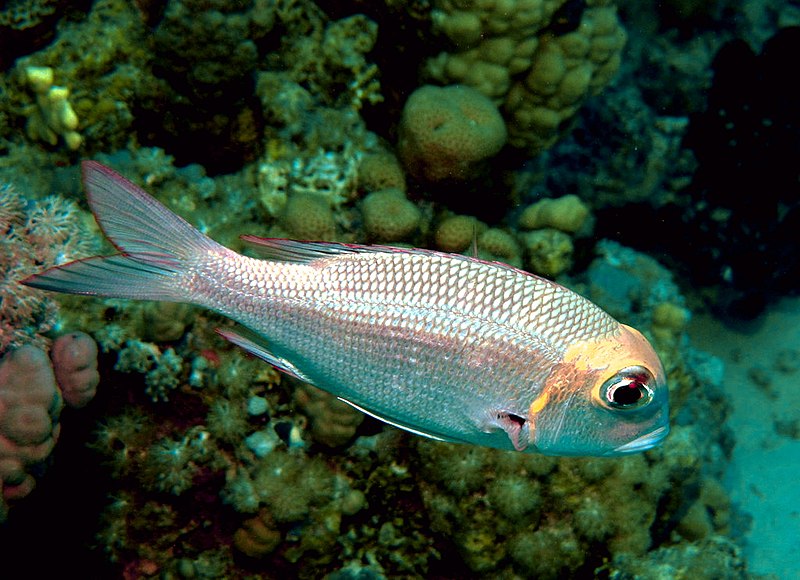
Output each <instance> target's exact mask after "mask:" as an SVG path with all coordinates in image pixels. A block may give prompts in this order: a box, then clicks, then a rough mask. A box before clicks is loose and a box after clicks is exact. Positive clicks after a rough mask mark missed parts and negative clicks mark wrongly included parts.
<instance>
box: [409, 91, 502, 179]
mask: <svg viewBox="0 0 800 580" xmlns="http://www.w3.org/2000/svg"><path fill="white" fill-rule="evenodd" d="M506 138H507V133H506V127H505V123H504V122H503V118H502V117H501V116H500V113H499V111H498V110H497V107H496V106H495V105H494V103H493V102H492V101H491V99H489V98H488V97H486V96H485V95H483V94H482V93H480V92H479V91H477V90H475V89H473V88H471V87H467V86H461V85H450V86H446V87H435V86H432V85H425V86H422V87H420V88H418V89H417V90H416V91H414V92H413V93H412V94H411V96H410V97H409V98H408V101H406V104H405V107H404V108H403V115H402V118H401V120H400V127H399V141H398V151H399V153H400V159H401V160H402V161H403V164H404V165H405V168H406V169H407V170H408V172H409V173H410V174H411V175H413V176H414V177H416V178H417V179H424V180H428V181H433V182H436V181H445V180H465V179H469V178H471V177H474V176H475V175H476V173H477V172H478V171H479V170H480V168H481V167H482V163H481V162H483V161H486V160H487V159H489V158H490V157H492V156H494V155H495V154H496V153H497V152H498V151H500V149H501V148H502V147H503V145H505V142H506Z"/></svg>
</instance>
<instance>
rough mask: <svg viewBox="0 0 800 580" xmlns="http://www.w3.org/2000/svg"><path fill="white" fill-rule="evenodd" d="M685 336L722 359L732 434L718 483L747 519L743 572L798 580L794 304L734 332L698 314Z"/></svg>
mask: <svg viewBox="0 0 800 580" xmlns="http://www.w3.org/2000/svg"><path fill="white" fill-rule="evenodd" d="M690 335H691V336H692V340H693V342H694V344H695V346H697V347H698V348H700V349H702V350H705V351H706V352H709V353H711V354H713V355H715V356H718V357H720V358H721V359H723V361H724V362H725V368H726V370H725V384H724V386H725V390H726V392H727V393H728V394H729V396H730V397H731V399H732V402H733V406H734V410H733V415H732V416H731V418H730V420H729V425H730V427H731V428H732V429H733V430H734V433H735V436H736V447H735V448H734V451H733V459H732V462H731V465H730V467H729V468H728V472H727V476H726V478H725V485H726V487H727V488H728V490H729V491H730V493H731V496H732V497H731V500H732V501H733V502H734V504H736V505H737V507H738V508H739V509H740V510H741V511H742V512H744V513H745V514H746V515H748V516H749V517H750V518H752V520H751V521H750V527H749V530H747V531H746V532H745V536H744V542H745V543H744V546H745V547H744V550H745V556H746V558H747V561H748V566H749V569H750V572H751V573H753V574H756V575H771V576H772V577H776V578H780V579H800V299H786V300H784V301H782V302H780V303H778V304H777V305H775V306H773V307H772V308H771V309H770V310H769V312H768V313H767V314H766V315H764V316H762V317H761V318H760V319H758V320H757V321H755V322H753V323H750V324H747V325H741V326H737V327H732V326H726V325H723V324H722V323H721V322H719V321H717V320H716V319H713V318H711V317H698V318H696V319H695V320H693V322H692V326H691V329H690ZM778 425H781V429H780V431H781V432H782V433H783V434H781V433H779V432H778V431H779V430H778V428H777V426H778ZM787 431H789V433H787Z"/></svg>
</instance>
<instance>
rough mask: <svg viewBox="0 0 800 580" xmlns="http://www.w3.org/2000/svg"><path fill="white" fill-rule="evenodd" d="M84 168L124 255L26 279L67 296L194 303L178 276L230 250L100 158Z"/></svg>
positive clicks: (97, 211)
mask: <svg viewBox="0 0 800 580" xmlns="http://www.w3.org/2000/svg"><path fill="white" fill-rule="evenodd" d="M81 167H82V171H83V184H84V187H85V189H86V196H87V199H88V201H89V207H90V208H91V210H92V213H94V216H95V219H96V220H97V223H98V224H99V225H100V228H101V229H102V230H103V233H104V234H105V235H106V237H107V238H108V239H109V240H110V241H111V243H112V244H114V246H115V247H116V248H117V249H118V250H119V251H120V254H118V255H116V256H108V257H102V256H98V257H94V258H87V259H85V260H77V261H75V262H70V263H69V264H65V265H63V266H56V267H54V268H50V269H49V270H46V271H44V272H42V273H41V274H37V275H35V276H30V277H29V278H26V279H25V280H22V283H23V284H26V285H28V286H32V287H34V288H41V289H43V290H52V291H55V292H64V293H67V294H86V295H92V296H106V297H111V298H134V299H143V300H165V301H173V302H191V297H190V296H185V295H183V292H182V291H181V289H180V284H177V282H178V279H179V278H180V277H181V276H183V275H184V274H185V273H186V271H187V268H188V266H189V265H190V263H191V262H192V261H193V258H195V257H196V256H198V255H202V254H204V253H208V252H219V251H227V250H225V248H223V246H221V245H219V244H218V243H217V242H215V241H213V240H212V239H210V238H209V237H207V236H205V235H203V234H202V233H201V232H200V231H198V230H197V229H195V228H194V227H193V226H192V225H191V224H190V223H189V222H187V221H186V220H184V219H183V218H181V217H180V216H177V215H175V214H174V213H172V212H171V211H170V210H169V209H167V208H166V207H165V206H164V205H162V204H161V203H160V202H159V201H157V200H156V199H155V198H153V197H152V196H150V194H148V193H147V192H146V191H144V190H143V189H142V188H140V187H139V186H137V185H135V184H134V183H131V182H130V181H128V180H127V179H125V178H124V177H122V176H121V175H119V174H118V173H117V172H115V171H112V170H111V169H109V168H108V167H105V166H104V165H101V164H100V163H98V162H96V161H84V162H83V163H82V165H81Z"/></svg>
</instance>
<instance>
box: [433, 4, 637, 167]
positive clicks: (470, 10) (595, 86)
mask: <svg viewBox="0 0 800 580" xmlns="http://www.w3.org/2000/svg"><path fill="white" fill-rule="evenodd" d="M434 6H435V8H434V10H433V11H432V13H431V18H432V20H433V23H434V28H435V29H436V30H438V31H439V32H441V33H442V34H444V35H445V36H446V37H447V38H448V39H449V40H450V42H451V43H452V45H453V49H452V50H449V51H445V52H442V53H440V54H439V55H438V56H436V57H435V58H432V59H430V60H429V61H428V62H427V63H426V68H427V73H428V74H429V75H430V76H431V77H432V78H434V79H436V80H438V81H439V82H441V83H463V84H465V85H468V86H471V87H474V88H475V89H477V90H478V91H480V92H481V93H483V94H485V95H486V96H487V97H489V98H491V99H492V100H494V101H495V102H496V103H498V104H501V109H502V112H503V115H504V118H505V119H506V124H507V126H508V132H509V143H510V144H511V145H513V146H514V147H519V148H523V149H525V150H527V151H530V152H540V151H542V150H544V149H546V148H547V147H549V146H551V145H552V144H553V143H554V142H555V141H556V139H557V138H558V137H559V136H560V134H561V133H562V132H563V131H564V130H565V128H566V127H568V126H569V124H570V121H571V120H572V119H573V118H574V116H575V114H576V113H577V112H578V110H579V109H580V107H581V105H582V104H583V102H584V101H585V100H586V99H587V97H588V96H589V95H590V94H592V93H596V92H597V91H599V90H600V89H602V88H603V87H604V86H605V85H607V84H608V83H609V82H610V81H611V79H612V78H613V76H614V74H615V73H616V71H617V69H618V68H619V64H620V59H621V53H622V48H623V46H624V45H625V39H626V34H625V31H624V29H623V28H622V25H621V24H620V22H619V20H618V19H617V17H616V12H615V8H614V6H613V4H612V3H611V2H608V1H606V0H596V1H589V2H572V1H557V0H556V1H547V0H512V1H509V2H506V1H502V2H500V1H490V2H482V3H466V4H465V3H461V2H453V1H450V0H440V1H437V2H434Z"/></svg>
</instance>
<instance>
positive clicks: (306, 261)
mask: <svg viewBox="0 0 800 580" xmlns="http://www.w3.org/2000/svg"><path fill="white" fill-rule="evenodd" d="M83 181H84V185H85V188H86V192H87V196H88V200H89V205H90V206H91V209H92V211H93V212H94V214H95V217H96V219H97V222H98V223H99V224H100V227H101V228H102V229H103V231H104V233H105V234H106V236H107V237H108V238H109V239H110V240H111V241H112V243H113V244H114V245H115V246H116V247H117V249H118V250H119V251H120V254H118V255H115V256H109V257H101V256H98V257H94V258H89V259H86V260H80V261H77V262H72V263H70V264H67V265H63V266H58V267H56V268H52V269H50V270H47V271H45V272H43V273H42V274H39V275H36V276H32V277H30V278H27V279H26V280H24V281H23V283H24V284H27V285H29V286H33V287H35V288H42V289H45V290H53V291H57V292H66V293H72V294H86V295H95V296H108V297H116V298H132V299H142V300H162V301H173V302H189V303H192V304H196V305H200V306H203V307H205V308H209V309H212V310H215V311H217V312H219V313H221V314H223V315H225V316H227V317H229V318H231V319H233V320H235V321H237V322H239V323H240V324H242V325H243V326H245V327H246V328H247V329H249V330H244V331H242V332H238V331H231V330H227V329H226V330H219V331H218V332H219V333H220V334H221V335H222V336H223V337H225V338H226V339H228V340H229V341H231V342H232V343H234V344H236V345H238V346H240V347H242V348H243V349H245V350H246V351H248V352H250V353H252V354H254V355H256V356H258V357H260V358H262V359H264V360H265V361H267V362H268V363H270V364H271V365H273V366H275V367H276V368H278V369H279V370H281V371H283V372H285V373H288V374H289V375H292V376H294V377H297V378H298V379H301V380H303V381H306V382H308V383H311V384H313V385H316V386H318V387H319V388H321V389H324V390H326V391H328V392H330V393H333V394H334V395H336V396H337V397H339V398H340V399H342V400H343V401H345V402H347V403H349V404H351V405H353V406H354V407H356V408H358V409H360V410H362V411H364V412H365V413H368V414H370V415H372V416H374V417H377V418H378V419H381V420H383V421H385V422H387V423H390V424H392V425H395V426H397V427H400V428H402V429H406V430H408V431H411V432H413V433H417V434H419V435H424V436H427V437H431V438H434V439H439V440H443V441H454V442H460V443H472V444H475V445H484V446H488V447H495V448H499V449H508V450H513V449H516V450H518V451H531V452H539V453H546V454H551V455H604V456H608V455H620V454H625V453H631V452H636V451H643V450H645V449H649V448H651V447H653V446H654V445H656V444H657V443H659V442H660V441H661V440H662V439H663V438H664V437H665V436H666V435H667V432H668V431H669V422H668V415H669V410H668V401H667V388H666V383H665V377H664V370H663V368H662V366H661V363H660V361H659V359H658V356H657V355H656V354H655V352H654V350H653V348H652V347H651V346H650V344H649V343H648V342H647V340H646V339H645V338H644V337H643V336H642V335H641V334H640V333H639V332H637V331H636V330H634V329H632V328H630V327H628V326H625V325H624V324H620V323H619V322H617V321H616V320H614V319H613V318H611V317H610V316H609V315H608V314H606V313H605V312H603V311H602V310H601V309H600V308H598V307H597V306H596V305H594V304H593V303H591V302H589V301H588V300H586V299H585V298H583V297H581V296H579V295H578V294H576V293H574V292H572V291H570V290H568V289H567V288H564V287H563V286H560V285H558V284H555V283H553V282H550V281H548V280H545V279H542V278H539V277H537V276H533V275H531V274H528V273H525V272H522V271H520V270H516V269H514V268H510V267H508V266H505V265H502V264H497V263H489V262H484V261H481V260H477V259H473V258H469V257H465V256H458V255H450V254H444V253H439V252H434V251H429V250H419V249H399V248H390V247H381V246H372V247H370V246H356V245H345V244H332V243H314V242H298V241H292V240H283V239H266V238H257V237H253V236H243V239H244V240H245V241H246V242H248V243H249V244H250V245H252V246H254V247H255V248H257V249H258V250H259V251H260V252H261V254H263V256H264V259H256V258H251V257H247V256H243V255H240V254H237V253H235V252H233V251H232V250H229V249H227V248H225V247H224V246H221V245H220V244H218V243H216V242H214V241H213V240H211V239H210V238H208V237H206V236H205V235H203V234H202V233H200V232H199V231H198V230H196V229H195V228H194V227H192V226H191V225H190V224H189V223H188V222H186V221H185V220H183V219H182V218H180V217H179V216H177V215H175V214H173V213H172V212H170V211H169V210H168V209H167V208H166V207H164V206H163V205H162V204H161V203H159V202H158V201H156V200H155V199H153V198H152V197H151V196H150V195H148V194H147V193H146V192H145V191H143V190H142V189H141V188H139V187H138V186H136V185H134V184H133V183H131V182H130V181H128V180H126V179H124V178H123V177H121V176H120V175H118V174H117V173H115V172H114V171H112V170H111V169H108V168H107V167H104V166H103V165H101V164H99V163H97V162H94V161H86V162H84V163H83Z"/></svg>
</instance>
